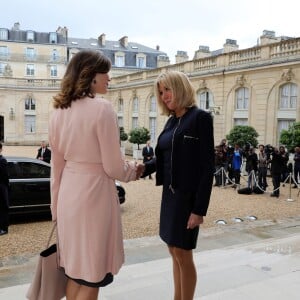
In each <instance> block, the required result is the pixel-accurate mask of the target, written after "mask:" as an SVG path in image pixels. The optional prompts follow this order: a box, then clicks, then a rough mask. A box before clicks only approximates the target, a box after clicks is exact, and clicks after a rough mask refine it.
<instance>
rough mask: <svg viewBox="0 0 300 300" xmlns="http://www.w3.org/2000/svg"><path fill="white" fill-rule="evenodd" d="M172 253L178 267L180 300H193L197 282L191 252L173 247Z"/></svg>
mask: <svg viewBox="0 0 300 300" xmlns="http://www.w3.org/2000/svg"><path fill="white" fill-rule="evenodd" d="M172 253H173V255H174V259H175V260H176V261H177V263H178V267H179V273H180V286H181V298H180V300H193V297H194V293H195V288H196V282H197V272H196V267H195V264H194V260H193V251H192V250H184V249H180V248H176V247H174V248H173V249H172ZM176 300H177V299H176Z"/></svg>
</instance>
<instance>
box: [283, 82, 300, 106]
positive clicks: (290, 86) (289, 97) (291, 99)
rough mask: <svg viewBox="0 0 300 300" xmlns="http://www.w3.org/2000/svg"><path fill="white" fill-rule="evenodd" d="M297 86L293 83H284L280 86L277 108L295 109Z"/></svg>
mask: <svg viewBox="0 0 300 300" xmlns="http://www.w3.org/2000/svg"><path fill="white" fill-rule="evenodd" d="M297 98H298V86H297V84H295V83H291V82H289V83H286V84H284V85H283V86H281V87H280V98H279V110H287V109H296V108H297Z"/></svg>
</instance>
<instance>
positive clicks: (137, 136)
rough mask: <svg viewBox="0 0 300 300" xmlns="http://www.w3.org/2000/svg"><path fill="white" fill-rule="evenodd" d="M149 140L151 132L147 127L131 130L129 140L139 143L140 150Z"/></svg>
mask: <svg viewBox="0 0 300 300" xmlns="http://www.w3.org/2000/svg"><path fill="white" fill-rule="evenodd" d="M148 140H150V132H149V130H148V129H147V128H145V127H136V128H134V129H132V130H131V131H130V132H129V142H130V143H133V144H137V145H138V150H140V145H141V144H145V143H146V142H147V141H148Z"/></svg>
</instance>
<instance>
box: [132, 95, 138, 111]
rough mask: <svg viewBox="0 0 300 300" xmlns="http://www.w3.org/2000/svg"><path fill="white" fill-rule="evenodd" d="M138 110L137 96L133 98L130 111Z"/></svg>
mask: <svg viewBox="0 0 300 300" xmlns="http://www.w3.org/2000/svg"><path fill="white" fill-rule="evenodd" d="M138 111H139V100H138V98H134V99H133V101H132V112H135V113H137V112H138Z"/></svg>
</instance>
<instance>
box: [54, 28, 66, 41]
mask: <svg viewBox="0 0 300 300" xmlns="http://www.w3.org/2000/svg"><path fill="white" fill-rule="evenodd" d="M56 32H57V33H58V34H61V35H62V36H63V37H64V38H66V39H67V38H68V28H67V27H66V26H64V27H60V26H59V27H58V28H57V30H56Z"/></svg>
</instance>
